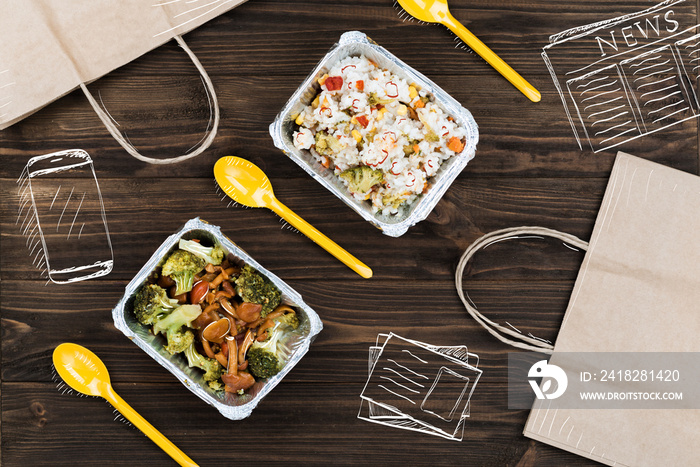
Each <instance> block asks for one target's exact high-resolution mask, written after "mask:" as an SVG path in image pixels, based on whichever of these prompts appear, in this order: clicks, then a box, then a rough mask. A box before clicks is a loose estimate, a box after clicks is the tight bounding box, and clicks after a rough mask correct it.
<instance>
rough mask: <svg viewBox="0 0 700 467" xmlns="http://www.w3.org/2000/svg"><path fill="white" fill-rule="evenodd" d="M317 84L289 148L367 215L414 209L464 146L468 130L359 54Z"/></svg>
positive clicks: (422, 94) (427, 97)
mask: <svg viewBox="0 0 700 467" xmlns="http://www.w3.org/2000/svg"><path fill="white" fill-rule="evenodd" d="M318 82H319V84H320V92H319V93H318V95H317V96H316V98H315V99H314V100H313V102H312V103H311V104H310V105H308V106H306V107H305V108H304V109H303V110H302V111H301V112H300V113H299V115H298V116H297V117H296V119H295V123H296V124H297V125H298V126H299V128H298V129H297V130H296V131H294V134H293V137H292V140H293V142H294V145H295V147H296V148H297V149H299V150H308V151H309V152H310V153H311V154H312V155H313V156H314V158H316V160H317V161H318V162H319V163H321V164H322V165H323V166H324V167H327V168H329V169H332V170H333V171H334V173H335V174H336V175H337V176H338V177H339V178H340V179H341V180H342V181H343V183H344V184H345V186H346V187H347V188H348V190H349V191H350V193H351V194H352V196H353V197H354V198H355V199H357V200H360V201H365V200H367V201H368V202H369V203H371V206H372V211H373V212H374V213H381V214H383V215H391V214H396V213H398V212H399V209H400V208H401V207H402V206H403V205H408V204H411V203H413V202H414V201H415V200H416V199H417V198H418V197H419V196H421V194H423V193H426V192H427V191H428V189H429V187H430V185H431V177H433V176H434V175H435V174H436V173H437V171H438V169H439V168H440V165H441V164H442V163H443V162H444V161H446V160H447V159H449V158H451V157H453V156H455V155H457V154H459V153H461V152H462V151H463V150H464V148H465V145H466V137H467V132H466V131H467V130H466V129H465V128H463V127H460V126H459V125H458V124H457V123H456V122H455V120H454V119H453V118H452V117H451V116H449V115H447V114H446V113H445V112H444V110H443V109H442V108H441V107H440V105H438V103H437V102H436V101H435V99H434V98H433V96H432V95H430V94H429V93H427V92H426V91H425V90H422V89H421V88H420V86H418V85H417V84H415V83H408V82H407V81H406V80H405V79H403V78H401V77H399V76H397V75H395V74H393V73H391V72H389V71H388V70H385V69H381V68H379V67H378V66H377V65H376V64H375V63H374V62H372V61H370V60H369V59H367V58H366V57H365V56H363V55H360V56H351V57H347V58H344V59H343V60H341V61H340V62H338V63H337V64H335V65H334V66H333V67H332V68H330V70H329V71H328V73H326V74H324V75H323V76H322V77H321V78H320V79H319V80H318Z"/></svg>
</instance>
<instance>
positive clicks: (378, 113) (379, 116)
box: [377, 107, 386, 121]
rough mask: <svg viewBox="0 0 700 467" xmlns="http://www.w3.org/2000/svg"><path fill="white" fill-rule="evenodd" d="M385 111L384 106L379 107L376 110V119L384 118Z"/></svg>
mask: <svg viewBox="0 0 700 467" xmlns="http://www.w3.org/2000/svg"><path fill="white" fill-rule="evenodd" d="M385 113H386V108H384V107H382V108H381V109H379V110H377V121H379V120H381V119H382V118H384V114H385Z"/></svg>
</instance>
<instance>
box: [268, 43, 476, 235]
mask: <svg viewBox="0 0 700 467" xmlns="http://www.w3.org/2000/svg"><path fill="white" fill-rule="evenodd" d="M359 55H364V56H365V57H367V58H368V59H370V60H372V61H374V62H375V63H376V64H377V65H378V66H379V67H381V68H384V69H387V70H389V71H390V72H392V73H394V74H396V75H398V76H400V77H402V78H404V79H406V81H407V82H409V83H411V82H415V83H417V84H418V85H420V86H421V88H423V89H424V90H426V91H427V92H429V93H430V94H432V95H433V97H434V98H435V100H436V102H438V103H439V104H440V106H441V107H442V108H443V110H445V112H446V113H447V114H448V115H451V116H452V117H453V118H454V119H455V120H456V121H457V122H458V124H459V125H460V126H462V127H463V128H465V129H466V133H467V144H466V145H465V147H464V150H463V151H462V152H461V153H460V154H457V155H455V156H454V157H451V158H450V159H448V160H447V161H445V162H443V163H442V165H441V166H440V169H439V170H438V173H437V174H435V176H434V177H432V178H431V182H432V186H431V187H430V188H429V190H428V193H426V194H424V195H423V196H420V197H419V198H418V199H417V200H416V201H414V202H413V203H411V204H410V205H408V206H405V205H404V206H403V207H402V209H401V210H400V211H399V213H398V214H395V215H388V216H385V215H382V214H381V213H377V214H375V213H373V212H372V207H371V206H370V205H369V203H368V202H362V201H358V200H356V199H355V198H353V197H352V195H351V194H350V192H349V191H348V189H347V188H346V187H345V186H344V185H343V183H342V182H341V181H340V180H339V178H338V177H337V176H336V175H334V174H333V170H331V169H327V168H325V167H323V166H322V165H321V164H320V163H318V162H317V161H316V159H315V158H314V157H313V156H312V155H311V153H310V152H309V151H306V150H299V149H297V148H296V147H295V146H294V142H293V141H292V136H293V133H294V131H295V129H296V128H297V126H296V124H295V123H294V119H295V118H296V116H297V115H299V113H300V112H301V111H302V110H303V109H304V107H306V106H307V105H309V104H310V103H311V101H312V100H313V99H314V98H315V97H316V95H317V94H318V92H319V91H320V86H319V84H318V82H317V80H318V78H320V77H321V76H322V75H323V74H324V73H327V72H328V70H330V68H331V67H332V66H333V65H334V64H335V63H337V62H338V61H340V60H342V59H344V58H346V57H350V56H359ZM270 134H271V135H272V139H273V140H274V144H275V146H276V147H278V148H279V149H281V150H282V151H283V152H284V153H285V154H286V155H287V156H288V157H289V158H290V159H292V160H293V161H294V162H296V163H297V164H298V165H299V166H300V167H301V168H302V169H304V170H305V171H306V172H307V173H308V174H309V175H311V176H312V177H313V178H315V179H316V180H318V182H319V183H321V185H323V186H325V187H326V188H327V189H328V190H330V191H331V192H332V193H333V194H335V195H336V196H337V197H338V198H340V199H341V200H342V201H343V202H344V203H345V204H347V205H348V206H350V207H351V208H352V209H353V210H354V211H356V212H357V213H358V214H359V215H360V216H362V217H363V218H364V219H365V220H367V221H369V222H371V223H372V224H374V225H375V226H376V227H378V228H379V229H381V231H382V232H383V233H384V234H386V235H388V236H390V237H400V236H401V235H403V234H405V233H406V231H407V230H408V229H409V227H411V226H413V225H415V224H416V223H418V222H420V221H422V220H424V219H425V218H426V217H428V214H430V212H431V211H432V210H433V208H434V207H435V205H436V204H437V203H438V201H440V199H441V198H442V196H443V195H444V194H445V192H446V191H447V189H448V188H449V187H450V185H451V184H452V182H453V181H454V179H455V178H457V176H458V175H459V174H460V173H461V172H462V170H464V168H465V167H466V166H467V163H468V162H469V161H470V160H471V159H473V158H474V155H475V152H476V144H477V142H478V141H479V131H478V126H477V124H476V122H475V121H474V118H473V117H472V114H471V113H470V112H469V111H468V110H467V109H465V108H464V107H462V105H461V104H460V103H459V102H457V101H456V100H455V99H454V98H453V97H451V96H450V95H449V94H447V93H446V92H445V91H443V90H442V89H441V88H440V87H439V86H438V85H436V84H435V83H433V82H432V81H431V80H429V79H428V78H427V77H425V76H424V75H422V74H421V73H419V72H418V71H416V70H415V69H413V68H411V67H410V66H408V65H407V64H405V63H404V62H402V61H401V60H399V59H398V58H397V57H396V56H394V55H392V54H391V53H390V52H389V51H387V50H386V49H384V48H383V47H381V46H379V45H378V44H376V43H375V42H374V41H372V40H371V39H370V38H369V37H367V35H365V34H364V33H362V32H359V31H350V32H346V33H345V34H343V35H342V36H341V37H340V40H339V41H338V43H337V44H335V45H334V46H333V47H332V48H331V50H330V51H329V52H328V53H327V54H326V56H325V57H323V59H322V60H321V61H320V62H319V63H318V65H317V66H316V68H315V69H314V70H313V71H312V72H311V74H310V75H309V76H308V77H307V78H306V80H304V82H303V83H302V85H301V86H300V87H299V89H297V91H296V92H295V93H294V94H293V95H292V97H291V98H290V99H289V101H288V102H287V104H285V106H284V108H283V109H282V111H281V112H280V113H279V114H278V115H277V118H276V119H275V121H274V122H272V124H270Z"/></svg>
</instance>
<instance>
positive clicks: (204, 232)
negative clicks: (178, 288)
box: [112, 218, 323, 420]
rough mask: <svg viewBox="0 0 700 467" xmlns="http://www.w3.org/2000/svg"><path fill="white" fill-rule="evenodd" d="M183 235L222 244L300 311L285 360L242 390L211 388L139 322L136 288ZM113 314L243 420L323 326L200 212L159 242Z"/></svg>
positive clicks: (145, 346) (167, 364)
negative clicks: (269, 373)
mask: <svg viewBox="0 0 700 467" xmlns="http://www.w3.org/2000/svg"><path fill="white" fill-rule="evenodd" d="M180 239H184V240H192V239H197V240H200V241H202V242H206V243H208V244H217V245H219V246H221V248H223V250H224V252H225V253H226V255H227V257H228V258H231V259H232V260H233V261H234V262H235V263H237V264H238V265H239V266H243V265H249V266H251V267H252V268H254V269H255V270H256V271H257V272H258V273H259V274H260V275H262V276H263V277H264V278H266V279H267V280H269V281H270V282H271V283H272V284H273V285H274V286H276V287H277V288H278V289H279V291H280V292H281V303H283V304H286V305H289V306H290V307H292V308H294V310H295V311H296V315H297V317H298V320H299V326H298V328H297V329H296V330H295V331H294V333H293V335H292V338H291V340H290V341H288V342H287V343H286V345H287V346H288V347H289V349H290V355H289V358H288V359H287V361H286V362H285V364H284V366H283V367H282V368H281V370H280V371H279V373H277V374H275V375H274V376H271V377H269V378H267V379H261V380H257V381H256V382H255V384H254V385H253V386H252V387H250V388H249V389H247V390H246V391H245V393H243V394H238V393H231V392H226V391H223V390H218V391H217V390H214V389H212V388H211V387H210V386H209V385H208V384H207V382H206V381H204V379H203V372H202V371H201V370H200V369H199V368H192V367H190V366H189V365H188V361H187V359H186V358H185V357H184V356H183V355H182V354H175V355H171V354H170V353H169V352H168V351H167V350H166V348H165V347H166V345H165V344H166V342H165V339H164V338H163V336H162V335H155V334H153V333H152V332H151V329H150V328H149V327H147V326H144V325H143V324H141V323H140V322H139V321H138V320H137V319H136V317H135V315H134V301H135V299H136V295H137V292H138V291H139V289H140V288H141V287H143V286H144V284H147V283H148V280H149V277H150V276H151V275H152V274H153V272H154V271H155V270H157V268H158V267H159V266H162V264H163V262H164V261H165V259H166V258H167V257H168V256H169V255H170V254H171V253H172V252H173V251H174V250H176V249H177V248H178V244H179V242H180ZM112 318H113V320H114V325H115V326H116V327H117V329H119V330H120V331H122V332H123V333H124V335H126V336H127V337H128V338H129V339H131V340H132V341H133V342H134V343H135V344H136V345H138V346H139V347H140V348H141V349H142V350H143V351H144V352H146V353H147V354H148V355H150V356H151V357H152V358H153V359H154V360H155V361H157V362H158V363H160V364H161V365H162V366H163V367H164V368H166V369H167V370H168V371H170V372H171V373H172V374H173V375H174V376H175V377H176V378H177V379H178V380H180V382H182V383H183V384H184V385H185V387H187V389H189V390H190V391H191V392H193V393H194V394H196V395H197V396H198V397H199V398H200V399H202V400H203V401H205V402H206V403H208V404H210V405H212V406H213V407H214V408H216V409H217V410H218V411H219V412H220V413H221V414H222V415H223V416H224V417H226V418H229V419H231V420H240V419H243V418H246V417H248V416H249V415H250V414H251V413H252V411H253V409H255V407H256V406H257V405H258V404H259V403H260V401H261V399H262V398H263V397H265V396H266V395H267V394H268V393H269V392H270V391H271V390H272V389H273V388H274V387H275V386H277V385H278V384H279V383H280V381H281V380H282V378H284V376H285V375H286V374H287V373H289V371H291V369H292V368H293V367H294V366H295V365H296V364H297V363H298V362H299V361H300V360H301V358H302V357H303V356H304V355H305V354H306V352H308V350H309V346H310V345H311V343H312V341H313V340H314V339H315V337H316V335H317V334H318V333H319V332H320V331H321V329H322V328H323V325H322V323H321V320H320V318H319V316H318V315H317V314H316V312H315V311H314V310H313V309H311V308H310V307H309V306H308V305H307V304H306V303H304V300H303V299H302V298H301V296H300V295H299V294H298V293H297V292H296V291H295V290H293V289H292V288H291V287H290V286H289V285H287V284H286V283H285V282H283V281H282V280H281V279H279V278H278V277H277V276H275V275H274V274H272V273H271V272H270V271H268V270H267V269H265V268H264V267H262V266H261V265H260V264H259V263H258V262H256V261H255V260H254V259H253V258H252V257H250V256H249V255H248V254H247V253H246V252H245V251H243V250H242V249H240V248H239V247H238V246H237V245H236V244H235V243H233V242H232V241H231V240H230V239H229V238H228V237H226V236H225V235H223V234H222V233H221V229H220V228H219V227H217V226H213V225H211V224H208V223H207V222H205V221H203V220H201V219H199V218H195V219H192V220H190V221H188V222H187V223H186V224H185V225H184V226H183V227H182V228H181V229H180V230H179V231H178V232H176V233H174V234H173V235H171V236H170V237H168V238H167V239H166V240H165V241H164V242H163V243H162V244H161V245H160V247H158V249H157V250H156V251H155V253H153V255H152V256H151V258H150V259H149V260H148V261H147V262H146V264H145V265H144V266H143V267H142V268H141V270H140V271H139V272H138V273H137V274H136V276H135V277H134V278H133V279H132V280H131V282H129V284H128V285H127V286H126V290H125V292H124V295H123V297H122V298H121V300H120V301H119V303H118V304H117V306H116V307H115V308H114V309H113V310H112Z"/></svg>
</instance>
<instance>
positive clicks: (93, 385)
mask: <svg viewBox="0 0 700 467" xmlns="http://www.w3.org/2000/svg"><path fill="white" fill-rule="evenodd" d="M53 364H54V367H55V368H56V371H57V372H58V374H59V375H60V376H61V378H63V381H65V382H66V384H68V386H70V387H71V388H73V389H74V390H76V391H78V392H79V393H81V394H86V395H88V396H100V397H103V398H105V399H107V401H109V403H110V404H112V406H114V408H115V409H117V410H118V411H119V412H121V414H122V415H124V417H126V419H127V420H129V421H130V422H131V423H133V424H134V426H136V427H137V428H138V429H139V430H141V431H142V432H143V433H144V434H145V435H146V436H148V437H149V438H151V440H152V441H153V442H154V443H156V444H157V445H158V446H160V448H161V449H162V450H163V451H165V452H166V453H167V454H168V455H170V457H172V458H173V459H174V460H175V461H176V462H177V463H178V464H180V465H183V466H197V464H196V463H195V462H194V461H193V460H192V459H190V458H189V457H187V455H186V454H185V453H184V452H182V451H180V449H178V447H177V446H175V445H174V444H173V443H172V442H170V440H168V438H166V437H165V436H163V435H162V434H161V433H160V432H159V431H158V430H156V429H155V428H153V425H151V424H150V423H148V422H147V421H146V419H144V418H143V417H142V416H141V415H139V414H138V413H137V412H136V411H135V410H134V409H132V408H131V407H130V406H129V404H127V403H126V402H125V401H124V399H122V398H121V397H119V395H118V394H117V393H116V392H114V389H113V388H112V384H111V383H110V380H109V372H108V371H107V367H106V366H105V364H104V363H103V362H102V360H100V359H99V357H98V356H97V355H95V354H94V353H92V352H91V351H90V350H88V349H86V348H85V347H83V346H81V345H78V344H71V343H64V344H61V345H59V346H58V347H56V349H55V350H54V351H53Z"/></svg>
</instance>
